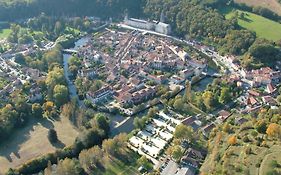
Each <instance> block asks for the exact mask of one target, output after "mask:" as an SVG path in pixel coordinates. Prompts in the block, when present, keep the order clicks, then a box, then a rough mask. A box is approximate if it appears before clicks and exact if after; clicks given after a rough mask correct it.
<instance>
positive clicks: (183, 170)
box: [175, 167, 195, 175]
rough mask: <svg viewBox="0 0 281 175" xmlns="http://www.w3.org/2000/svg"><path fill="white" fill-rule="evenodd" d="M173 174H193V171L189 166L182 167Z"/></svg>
mask: <svg viewBox="0 0 281 175" xmlns="http://www.w3.org/2000/svg"><path fill="white" fill-rule="evenodd" d="M175 175H195V172H194V170H193V169H191V168H190V167H182V168H181V169H179V170H178V172H177V173H176V174H175Z"/></svg>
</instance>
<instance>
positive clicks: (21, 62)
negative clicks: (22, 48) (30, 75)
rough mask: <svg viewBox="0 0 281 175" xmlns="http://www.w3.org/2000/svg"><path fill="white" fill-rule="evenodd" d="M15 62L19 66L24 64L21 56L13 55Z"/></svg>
mask: <svg viewBox="0 0 281 175" xmlns="http://www.w3.org/2000/svg"><path fill="white" fill-rule="evenodd" d="M15 62H16V63H18V64H21V65H24V64H25V58H24V56H23V55H22V54H16V55H15Z"/></svg>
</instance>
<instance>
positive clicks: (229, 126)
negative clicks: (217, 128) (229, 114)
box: [222, 123, 231, 133]
mask: <svg viewBox="0 0 281 175" xmlns="http://www.w3.org/2000/svg"><path fill="white" fill-rule="evenodd" d="M222 130H223V132H226V133H230V132H231V125H230V124H229V123H225V124H224V125H223V127H222Z"/></svg>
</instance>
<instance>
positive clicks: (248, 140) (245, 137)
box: [242, 136, 251, 143]
mask: <svg viewBox="0 0 281 175" xmlns="http://www.w3.org/2000/svg"><path fill="white" fill-rule="evenodd" d="M242 140H243V142H245V143H247V142H250V141H251V140H250V139H249V137H248V136H244V137H243V139H242Z"/></svg>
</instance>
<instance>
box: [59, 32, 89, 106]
mask: <svg viewBox="0 0 281 175" xmlns="http://www.w3.org/2000/svg"><path fill="white" fill-rule="evenodd" d="M88 41H89V37H83V38H81V39H79V40H77V41H76V42H75V43H74V47H73V48H69V49H71V50H78V49H79V47H82V46H84V45H85V44H86V43H87V42H88ZM70 57H71V55H70V54H63V70H64V75H65V78H66V81H67V85H68V90H69V95H70V98H71V99H73V98H74V99H75V98H76V99H77V100H78V104H79V106H80V107H85V105H84V102H83V101H81V100H79V97H78V93H77V88H76V87H75V85H74V83H73V81H72V80H70V78H69V75H70V73H69V68H68V60H69V58H70Z"/></svg>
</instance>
